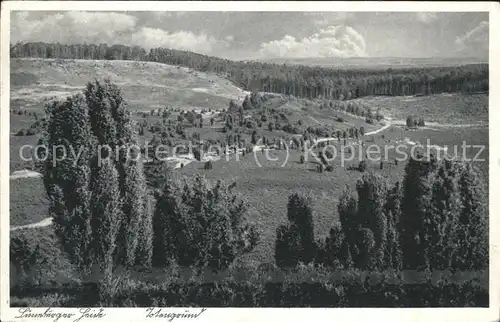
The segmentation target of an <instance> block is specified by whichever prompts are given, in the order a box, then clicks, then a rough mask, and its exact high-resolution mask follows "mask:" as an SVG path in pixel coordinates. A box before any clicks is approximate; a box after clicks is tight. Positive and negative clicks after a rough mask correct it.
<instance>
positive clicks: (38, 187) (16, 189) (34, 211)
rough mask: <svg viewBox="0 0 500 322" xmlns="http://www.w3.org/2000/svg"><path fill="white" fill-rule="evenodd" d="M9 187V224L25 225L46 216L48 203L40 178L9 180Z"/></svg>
mask: <svg viewBox="0 0 500 322" xmlns="http://www.w3.org/2000/svg"><path fill="white" fill-rule="evenodd" d="M9 188H10V196H11V198H10V225H11V226H21V225H27V224H31V223H34V222H38V221H40V220H43V219H45V218H47V217H48V205H49V203H48V200H47V198H46V196H45V188H44V186H43V182H42V179H41V178H20V179H16V180H10V187H9ZM34 230H36V229H34Z"/></svg>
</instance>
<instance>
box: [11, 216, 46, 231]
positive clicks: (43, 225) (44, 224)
mask: <svg viewBox="0 0 500 322" xmlns="http://www.w3.org/2000/svg"><path fill="white" fill-rule="evenodd" d="M50 225H52V217H49V218H45V219H44V220H41V221H39V222H36V223H33V224H28V225H22V226H12V227H10V231H14V230H21V229H32V228H40V227H47V226H50Z"/></svg>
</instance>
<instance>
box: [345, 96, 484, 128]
mask: <svg viewBox="0 0 500 322" xmlns="http://www.w3.org/2000/svg"><path fill="white" fill-rule="evenodd" d="M355 101H361V102H362V103H363V104H365V105H367V106H370V107H372V109H373V110H376V108H378V107H380V108H381V109H382V114H384V115H389V116H392V117H393V118H394V119H400V120H406V117H408V116H409V115H416V116H417V117H423V118H424V119H425V121H426V123H427V122H439V123H448V124H466V123H481V122H482V123H484V124H488V95H487V94H446V93H445V94H436V95H429V96H418V97H416V96H376V97H363V98H360V99H356V100H355Z"/></svg>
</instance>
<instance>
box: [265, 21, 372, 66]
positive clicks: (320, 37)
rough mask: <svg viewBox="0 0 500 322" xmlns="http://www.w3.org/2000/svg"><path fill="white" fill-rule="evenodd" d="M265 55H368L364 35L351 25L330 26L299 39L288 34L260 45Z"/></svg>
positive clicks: (292, 56) (295, 56)
mask: <svg viewBox="0 0 500 322" xmlns="http://www.w3.org/2000/svg"><path fill="white" fill-rule="evenodd" d="M260 54H261V55H262V56H264V57H288V58H307V57H362V56H366V55H367V53H366V44H365V40H364V38H363V36H361V35H360V34H359V33H358V32H357V31H356V30H354V29H353V28H351V27H349V26H330V27H328V28H326V29H322V30H321V31H320V32H319V33H315V34H314V35H312V36H310V37H306V38H302V39H299V40H297V39H296V38H295V37H293V36H290V35H286V36H285V37H283V39H281V40H273V41H270V42H267V43H263V44H261V46H260Z"/></svg>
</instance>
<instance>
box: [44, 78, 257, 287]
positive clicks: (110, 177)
mask: <svg viewBox="0 0 500 322" xmlns="http://www.w3.org/2000/svg"><path fill="white" fill-rule="evenodd" d="M46 110H47V115H48V119H47V124H46V135H45V136H44V137H43V139H42V140H41V142H43V144H45V145H46V146H47V147H48V149H47V150H48V151H49V152H48V153H49V155H46V156H42V155H39V156H38V157H39V159H40V160H45V161H41V164H40V165H39V166H40V168H41V169H42V171H43V174H44V184H45V189H46V192H47V196H48V198H49V202H50V205H49V212H50V214H51V215H52V217H53V222H54V231H55V233H56V236H57V237H58V239H59V241H60V243H61V245H62V249H63V250H64V251H65V253H66V254H67V255H68V258H69V260H70V261H71V263H72V264H73V265H74V266H75V267H77V269H78V271H79V272H80V274H81V275H82V276H88V275H89V274H92V273H94V272H95V271H94V269H95V268H98V269H99V271H100V272H102V274H103V279H102V285H103V289H101V291H102V292H103V293H102V294H101V295H103V296H106V294H108V292H109V291H110V288H109V286H110V285H111V281H112V278H113V271H114V269H115V268H116V267H117V266H124V267H129V268H131V267H145V268H148V267H151V265H152V264H153V263H154V264H160V265H164V264H165V263H166V258H168V259H171V260H174V261H180V262H184V261H191V262H189V264H193V265H199V266H202V267H210V268H214V269H216V268H221V267H223V266H227V265H228V264H229V263H231V262H232V261H233V260H234V259H235V257H236V256H237V255H239V254H240V253H241V252H242V251H246V250H248V249H251V248H252V247H253V246H254V245H255V243H256V240H257V234H256V232H255V230H254V229H253V227H252V226H249V225H246V224H244V220H243V219H244V216H243V215H244V213H245V212H246V207H245V204H244V203H241V202H240V203H237V202H236V201H237V200H236V197H235V194H234V193H233V192H232V190H231V189H230V188H229V187H228V186H226V185H224V184H222V183H220V182H218V183H216V184H215V186H210V185H209V184H208V183H207V182H205V181H203V180H202V179H201V178H197V179H196V180H195V183H193V184H192V185H191V184H188V183H184V185H182V186H177V184H176V183H175V182H172V181H168V180H166V178H165V177H164V176H163V177H162V179H163V180H164V182H163V183H161V182H158V181H156V182H153V185H156V191H157V194H156V198H157V200H156V208H155V209H154V210H153V208H154V207H153V198H152V196H150V194H149V192H148V189H147V182H146V179H145V173H144V169H143V162H142V158H136V157H137V154H136V153H138V152H137V151H135V150H134V149H131V150H130V151H127V149H123V148H121V147H124V146H125V147H127V146H130V145H131V144H136V143H137V135H136V133H135V130H134V129H135V124H134V121H133V120H132V118H131V115H130V111H129V110H128V107H127V104H126V103H125V102H124V100H123V98H122V95H121V92H120V90H119V89H118V88H117V87H116V86H115V85H113V84H111V83H110V82H108V81H105V82H103V83H101V82H98V81H96V82H95V83H89V84H88V85H87V87H86V89H85V91H84V95H81V94H78V95H75V96H72V97H68V98H67V99H66V100H65V101H56V102H52V103H50V104H49V105H47V107H46ZM55 146H59V147H60V146H64V147H65V148H66V151H72V150H71V149H74V150H75V151H79V152H81V153H79V154H78V155H75V154H76V153H75V154H71V153H67V155H65V156H62V155H61V149H60V148H58V149H53V147H55ZM96 147H98V148H96ZM53 153H55V155H52V154H53ZM128 153H130V154H128ZM44 157H46V158H44ZM54 158H57V160H59V161H58V162H57V163H56V164H54V163H53V161H52V160H53V159H54ZM157 170H165V169H156V171H157ZM153 171H155V170H153ZM162 187H163V188H162ZM161 189H162V190H161ZM158 191H161V193H160V192H158ZM179 193H180V194H179ZM193 215H194V216H193ZM153 223H154V225H153ZM207 223H211V224H207ZM174 235H175V236H177V237H179V238H174V239H172V237H173V236H174ZM180 236H182V237H180ZM189 236H191V237H189ZM183 238H184V239H183ZM200 247H202V248H200ZM192 251H194V252H195V253H192ZM186 255H187V257H186ZM96 265H97V266H96Z"/></svg>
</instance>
